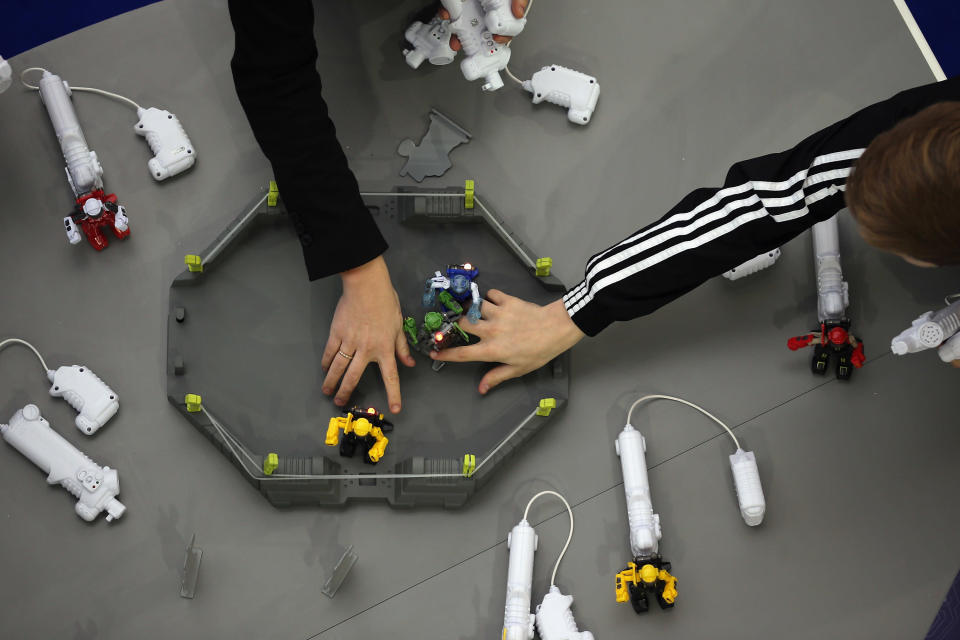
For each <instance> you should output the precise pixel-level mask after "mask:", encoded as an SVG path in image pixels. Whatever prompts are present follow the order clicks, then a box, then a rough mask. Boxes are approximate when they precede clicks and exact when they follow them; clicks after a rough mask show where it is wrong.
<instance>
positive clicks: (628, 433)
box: [613, 424, 662, 558]
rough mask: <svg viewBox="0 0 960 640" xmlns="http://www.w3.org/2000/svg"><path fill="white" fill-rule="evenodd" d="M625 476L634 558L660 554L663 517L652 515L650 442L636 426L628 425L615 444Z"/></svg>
mask: <svg viewBox="0 0 960 640" xmlns="http://www.w3.org/2000/svg"><path fill="white" fill-rule="evenodd" d="M613 446H614V450H615V451H616V452H617V455H618V456H619V457H620V470H621V471H622V472H623V492H624V494H625V495H626V498H627V523H628V526H629V528H630V552H631V553H632V554H633V557H634V558H643V557H649V556H651V555H654V554H656V553H657V549H658V548H659V545H660V538H661V536H662V532H661V530H660V515H659V514H656V513H654V512H653V502H652V501H651V498H650V479H649V477H648V476H647V459H646V456H645V455H644V452H645V451H646V450H647V441H646V439H645V438H644V437H643V434H641V433H640V432H639V431H637V430H636V429H634V428H633V425H629V424H628V425H626V426H625V427H624V428H623V431H621V432H620V435H618V436H617V439H616V440H614V441H613Z"/></svg>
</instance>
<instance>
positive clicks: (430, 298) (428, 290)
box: [423, 271, 450, 307]
mask: <svg viewBox="0 0 960 640" xmlns="http://www.w3.org/2000/svg"><path fill="white" fill-rule="evenodd" d="M449 288H450V278H448V277H446V276H444V275H442V274H441V273H440V272H439V271H435V272H434V276H433V277H432V278H429V279H428V280H427V282H426V286H425V288H424V292H423V306H424V307H432V306H433V305H434V303H436V301H437V290H443V291H446V290H447V289H449Z"/></svg>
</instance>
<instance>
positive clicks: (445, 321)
mask: <svg viewBox="0 0 960 640" xmlns="http://www.w3.org/2000/svg"><path fill="white" fill-rule="evenodd" d="M462 317H463V314H462V313H454V312H453V311H445V312H442V313H441V312H439V311H428V312H427V313H426V314H425V315H424V316H423V324H421V325H420V327H419V328H418V327H417V321H416V320H414V319H413V318H412V317H407V318H406V319H405V320H404V321H403V332H404V333H405V334H407V342H408V343H409V344H410V346H411V347H413V348H414V349H416V350H417V351H419V352H420V353H422V354H424V355H430V352H431V351H440V350H441V349H447V348H450V347H457V346H460V345H461V344H466V343H468V342H470V336H469V335H467V333H466V332H465V331H464V330H463V329H461V328H460V325H459V324H457V321H458V320H459V319H460V318H462ZM443 365H444V363H443V362H442V361H439V360H437V361H434V363H433V370H434V371H439V370H440V369H441V368H442V367H443Z"/></svg>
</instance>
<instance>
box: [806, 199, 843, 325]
mask: <svg viewBox="0 0 960 640" xmlns="http://www.w3.org/2000/svg"><path fill="white" fill-rule="evenodd" d="M812 232H813V253H814V260H815V261H816V269H817V315H818V316H819V320H820V322H826V321H828V320H835V321H836V320H842V319H844V316H845V314H846V310H847V306H848V305H849V304H850V293H849V287H848V285H847V283H846V281H845V280H844V279H843V270H842V269H841V268H840V231H839V227H838V225H837V216H833V217H832V218H830V219H829V220H824V221H823V222H818V223H817V224H815V225H813V229H812Z"/></svg>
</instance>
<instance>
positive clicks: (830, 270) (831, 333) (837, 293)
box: [787, 216, 865, 380]
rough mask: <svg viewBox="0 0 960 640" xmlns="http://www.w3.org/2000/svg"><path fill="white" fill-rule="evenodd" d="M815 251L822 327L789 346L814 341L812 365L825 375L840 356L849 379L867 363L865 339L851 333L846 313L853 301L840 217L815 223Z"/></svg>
mask: <svg viewBox="0 0 960 640" xmlns="http://www.w3.org/2000/svg"><path fill="white" fill-rule="evenodd" d="M813 253H814V259H815V262H816V273H817V316H818V318H819V320H820V330H819V331H816V330H814V331H812V332H810V333H808V334H806V335H803V336H796V337H794V338H790V340H788V341H787V347H788V348H789V349H790V350H791V351H796V350H797V349H801V348H803V347H806V346H808V345H810V344H814V352H813V362H812V369H813V372H814V373H817V374H820V375H823V374H824V373H826V371H827V365H828V364H829V362H830V357H831V355H836V356H837V378H838V379H840V380H849V379H850V375H851V374H852V373H853V368H857V369H859V368H860V367H862V366H863V362H864V360H865V356H864V354H863V343H862V342H860V341H859V340H857V338H856V337H855V336H854V335H853V334H852V333H850V320H849V319H848V318H847V317H846V310H847V306H849V304H850V294H849V287H848V285H847V283H846V281H844V279H843V271H842V270H841V268H840V237H839V230H838V227H837V217H836V216H834V217H832V218H830V219H829V220H825V221H823V222H818V223H817V224H815V225H814V226H813Z"/></svg>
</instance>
